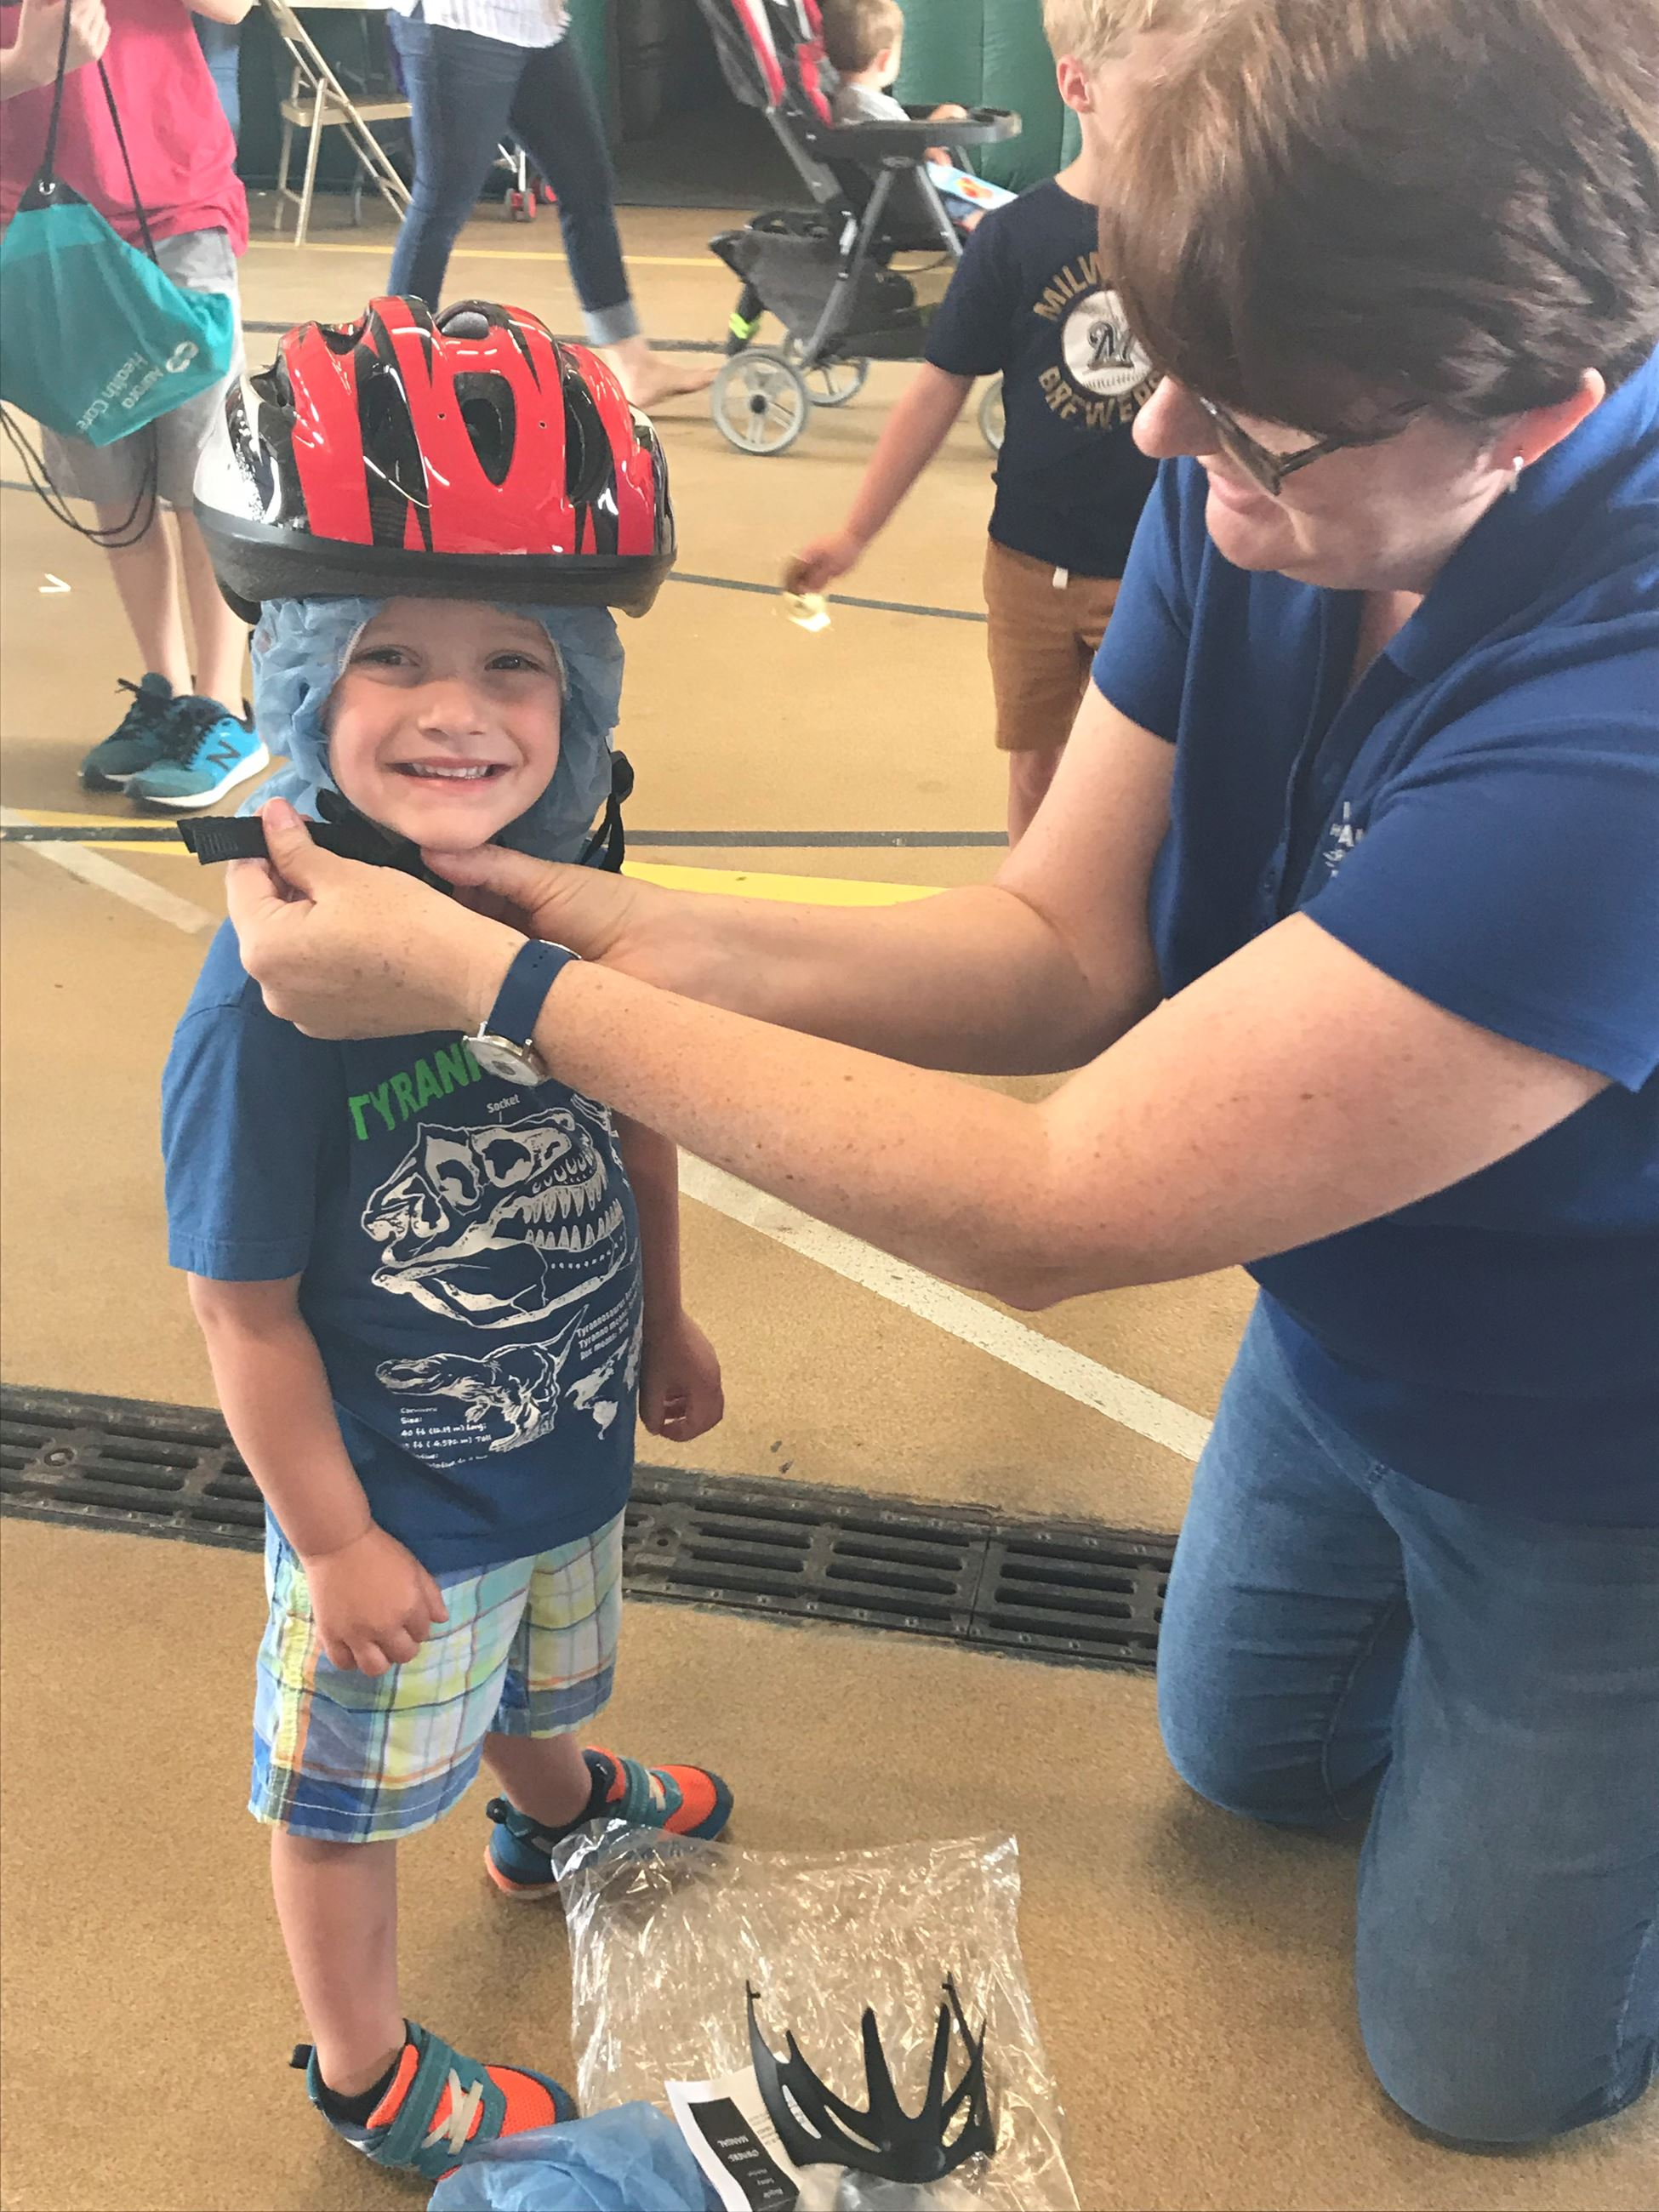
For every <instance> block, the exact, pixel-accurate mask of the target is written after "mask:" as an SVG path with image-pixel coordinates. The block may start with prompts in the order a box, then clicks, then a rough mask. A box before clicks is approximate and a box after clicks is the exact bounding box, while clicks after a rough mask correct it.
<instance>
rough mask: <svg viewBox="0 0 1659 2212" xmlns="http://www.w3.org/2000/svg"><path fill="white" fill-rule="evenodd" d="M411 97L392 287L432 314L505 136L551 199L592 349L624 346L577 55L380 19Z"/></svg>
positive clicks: (619, 294) (593, 119)
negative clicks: (409, 186)
mask: <svg viewBox="0 0 1659 2212" xmlns="http://www.w3.org/2000/svg"><path fill="white" fill-rule="evenodd" d="M386 27H387V29H388V30H389V32H390V33H391V36H392V45H393V46H394V47H395V48H396V50H397V54H398V64H399V67H400V69H401V71H402V75H403V80H404V90H405V92H406V93H407V94H408V95H409V104H410V130H411V131H412V133H413V137H414V140H415V185H414V191H413V195H412V197H411V199H410V208H409V213H408V214H407V215H406V216H404V227H403V228H402V229H401V230H400V231H399V232H398V244H397V247H396V250H395V251H394V252H393V254H392V277H391V286H392V291H393V292H395V293H400V294H404V295H408V296H411V297H413V298H415V299H417V300H424V301H426V303H427V305H428V307H434V308H435V307H437V306H438V304H439V300H440V295H441V293H442V291H443V283H444V276H445V272H446V271H447V269H448V267H449V256H450V251H451V249H452V247H453V246H454V243H455V240H457V238H459V235H460V233H461V227H462V225H463V224H464V223H465V222H466V220H467V218H468V216H470V215H471V213H472V210H473V209H474V208H475V207H476V206H477V201H478V195H479V193H480V192H481V191H483V185H484V179H485V178H486V177H487V176H488V175H489V166H490V163H491V162H492V161H494V160H495V149H496V148H497V147H498V146H499V145H500V143H501V140H502V139H503V138H505V137H507V136H508V134H509V133H510V134H511V135H512V136H513V137H515V138H516V139H517V140H518V141H519V143H520V145H522V146H523V148H524V149H525V151H526V153H527V154H528V155H529V156H530V158H531V160H532V161H533V162H534V163H535V165H536V167H538V169H539V170H540V171H541V173H542V174H543V176H544V177H545V178H546V179H547V181H548V183H549V184H550V185H551V186H552V187H553V190H554V191H555V192H556V193H557V195H558V200H559V222H560V225H561V227H562V229H563V232H564V250H565V253H566V255H567V257H568V260H569V263H570V280H571V282H572V283H573V284H574V286H575V288H576V296H577V298H578V299H579V300H580V301H581V303H582V308H583V312H584V315H585V318H586V328H587V335H588V338H589V340H590V341H591V343H592V344H594V345H615V344H616V343H617V342H618V341H619V340H621V339H623V338H629V337H633V336H634V335H635V332H636V331H638V329H639V327H640V322H639V317H638V315H637V314H636V313H635V308H634V302H633V300H632V298H631V297H630V295H629V289H628V272H627V270H626V269H625V268H624V267H623V255H622V240H620V238H619V237H618V236H617V216H616V209H615V205H614V196H615V179H614V178H613V176H612V173H611V155H610V153H609V150H608V149H607V148H606V146H605V131H604V129H603V126H602V125H601V124H600V121H599V110H598V108H597V107H596V106H595V105H594V102H593V94H592V89H591V88H590V87H589V85H588V82H587V78H586V74H585V72H584V70H583V69H582V64H581V56H580V54H579V53H578V52H577V51H576V49H575V47H574V45H573V44H572V42H571V40H569V39H568V38H567V39H564V40H561V41H560V43H559V44H558V45H557V46H509V45H508V44H507V41H506V40H502V39H486V38H483V36H481V35H480V34H479V33H477V32H476V31H456V30H451V29H450V28H448V27H447V26H446V25H442V24H434V23H428V22H427V21H425V19H424V17H423V16H422V15H421V13H420V11H419V10H418V9H417V10H416V13H415V14H414V15H397V14H395V13H394V14H392V15H389V16H388V17H387V19H386Z"/></svg>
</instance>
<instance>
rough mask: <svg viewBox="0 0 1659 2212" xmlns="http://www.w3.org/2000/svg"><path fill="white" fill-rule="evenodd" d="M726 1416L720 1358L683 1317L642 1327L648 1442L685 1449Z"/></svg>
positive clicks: (643, 1411) (686, 1316)
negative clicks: (654, 1439) (658, 1440)
mask: <svg viewBox="0 0 1659 2212" xmlns="http://www.w3.org/2000/svg"><path fill="white" fill-rule="evenodd" d="M725 1413H726V1393H725V1390H724V1389H723V1388H722V1386H721V1383H720V1355H719V1353H718V1352H716V1351H715V1350H714V1346H713V1345H712V1344H710V1342H709V1341H708V1338H707V1337H706V1336H705V1335H704V1334H703V1333H702V1330H701V1329H700V1328H698V1327H697V1324H696V1322H694V1321H693V1320H692V1318H691V1316H690V1314H688V1313H684V1312H680V1313H677V1314H676V1315H675V1316H674V1317H673V1319H672V1320H671V1321H669V1322H661V1323H659V1325H658V1326H657V1327H656V1328H649V1327H647V1330H646V1336H645V1345H644V1348H643V1350H642V1351H641V1355H640V1420H641V1424H642V1425H643V1426H644V1427H645V1428H646V1429H647V1431H649V1433H650V1434H651V1435H652V1436H653V1437H667V1439H668V1441H669V1443H675V1444H689V1443H691V1442H692V1441H693V1440H694V1439H695V1438H696V1437H702V1436H706V1435H707V1434H708V1431H709V1430H710V1429H712V1428H716V1427H718V1426H719V1425H720V1421H721V1420H722V1419H724V1417H725Z"/></svg>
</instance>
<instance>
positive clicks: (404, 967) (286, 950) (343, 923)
mask: <svg viewBox="0 0 1659 2212" xmlns="http://www.w3.org/2000/svg"><path fill="white" fill-rule="evenodd" d="M259 818H260V820H261V821H262V822H263V823H264V830H265V847H266V850H267V851H268V852H269V854H270V860H269V861H263V860H239V861H235V862H233V864H232V866H231V868H230V871H229V880H228V884H227V887H226V895H227V898H228V903H229V907H230V918H231V921H232V922H233V924H234V927H235V930H236V936H237V940H238V942H239V944H240V947H241V953H242V964H243V966H244V967H245V968H246V969H247V972H248V974H249V975H252V978H253V980H254V981H255V982H256V983H258V985H259V987H260V988H261V990H262V991H263V992H264V1001H265V1004H266V1006H269V1008H270V1011H271V1012H272V1013H273V1014H276V1015H277V1016H279V1017H280V1018H281V1019H283V1021H288V1022H292V1023H293V1024H294V1025H295V1028H296V1029H298V1030H303V1031H304V1033H305V1034H306V1035H307V1036H320V1037H365V1036H412V1035H415V1034H417V1033H418V1032H420V1031H422V1030H476V1029H477V1026H478V1025H479V1024H480V1023H481V1022H482V1021H483V1018H484V1016H485V1015H486V1014H487V1013H488V1012H489V1009H490V1007H491V1006H493V1005H494V1004H495V994H496V993H497V992H498V991H499V990H500V988H501V980H502V978H503V977H504V976H505V975H506V974H507V969H508V967H509V966H510V965H511V963H512V960H513V955H514V953H515V952H517V951H518V950H519V948H520V945H521V944H522V943H523V941H524V939H523V935H522V933H521V932H520V931H517V930H514V929H512V928H509V927H507V924H506V923H504V922H501V921H495V920H492V919H491V918H490V917H489V915H482V914H476V913H473V912H471V911H470V910H469V909H468V908H466V907H465V906H463V905H461V904H460V903H459V902H458V901H457V900H454V899H449V898H446V897H445V896H443V894H442V892H441V891H435V890H433V889H432V888H431V886H430V885H429V884H422V883H417V882H416V879H415V878H414V877H412V876H405V875H400V874H399V873H398V871H397V870H396V869H394V868H371V867H366V866H363V864H362V862H361V861H357V860H341V859H339V858H338V856H337V854H332V853H325V852H322V851H320V850H319V848H318V847H317V846H315V845H314V844H313V842H312V841H311V836H310V834H309V832H308V831H307V829H306V826H305V824H304V823H303V822H302V821H301V819H300V817H299V816H298V815H297V814H296V813H295V811H294V809H293V808H292V807H291V806H290V805H289V804H288V802H287V800H286V799H272V800H270V803H269V804H268V805H265V806H264V808H262V809H261V811H260V817H259ZM529 865H531V866H534V865H535V863H533V862H532V863H530V864H529Z"/></svg>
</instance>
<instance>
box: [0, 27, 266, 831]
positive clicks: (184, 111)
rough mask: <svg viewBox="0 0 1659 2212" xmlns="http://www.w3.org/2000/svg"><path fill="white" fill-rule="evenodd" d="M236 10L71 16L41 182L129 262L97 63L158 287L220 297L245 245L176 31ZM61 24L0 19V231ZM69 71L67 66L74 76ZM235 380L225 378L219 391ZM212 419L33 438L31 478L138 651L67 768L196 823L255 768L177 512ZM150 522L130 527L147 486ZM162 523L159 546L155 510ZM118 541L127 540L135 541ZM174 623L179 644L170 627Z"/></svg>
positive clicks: (228, 148) (188, 519)
mask: <svg viewBox="0 0 1659 2212" xmlns="http://www.w3.org/2000/svg"><path fill="white" fill-rule="evenodd" d="M251 5H252V0H120V4H119V6H115V5H114V4H113V0H112V5H111V8H110V11H109V16H108V20H107V22H106V21H105V17H104V10H103V9H102V7H101V5H97V4H89V0H72V5H71V22H70V61H71V70H70V74H69V75H67V76H65V78H64V108H63V115H62V118H61V121H60V124H59V131H58V153H57V164H56V166H57V169H58V174H59V175H60V176H61V177H62V179H64V183H66V184H67V185H71V186H72V187H73V188H74V190H75V191H77V192H78V193H79V194H80V195H81V197H82V198H83V199H86V200H88V201H90V202H91V204H92V205H93V206H94V207H95V208H96V209H97V210H98V211H99V213H100V215H102V216H104V217H105V218H106V221H107V222H110V223H111V224H112V226H113V228H115V229H116V230H117V231H118V232H119V233H120V234H121V236H122V237H123V238H125V240H127V242H128V243H129V244H130V245H132V246H140V247H141V248H142V245H143V235H142V233H141V231H140V229H139V226H138V218H137V214H136V213H135V212H134V210H133V205H132V186H131V185H130V184H129V183H128V181H127V169H126V162H125V160H124V158H123V155H122V152H121V148H120V144H119V143H118V139H117V137H116V133H115V126H114V125H113V124H112V121H111V119H110V112H109V106H108V103H107V102H106V100H105V97H104V88H103V86H102V84H101V83H100V81H99V72H98V70H97V69H96V68H94V67H93V66H91V64H92V63H93V62H94V61H95V60H96V59H97V58H99V56H100V54H101V58H102V65H103V69H104V72H105V74H106V76H107V78H108V80H109V85H110V90H111V92H112V94H113V96H114V100H115V106H116V111H117V112H118V115H119V117H120V119H121V130H122V132H123V134H124V136H125V140H126V149H127V154H128V155H130V156H131V162H132V173H133V177H134V179H136V181H137V187H138V193H139V197H141V198H142V200H143V204H144V212H145V216H146V218H147V221H148V222H149V231H150V234H151V236H152V238H153V239H154V240H155V252H156V258H157V259H158V260H159V262H160V263H161V267H162V269H163V270H165V271H166V273H167V276H170V277H171V278H172V279H173V283H175V284H178V285H180V286H182V287H183V288H184V289H186V290H190V291H198V292H222V293H224V294H226V295H228V296H229V297H230V298H231V299H233V300H234V298H235V297H236V258H237V256H238V255H239V254H240V253H241V252H242V251H243V250H244V248H245V247H246V245H247V201H246V196H245V195H244V193H243V191H242V185H241V180H240V178H239V177H238V176H237V174H236V145H235V141H234V138H233V137H232V136H231V131H230V126H229V125H228V123H227V122H226V120H225V118H224V115H223V112H222V110H221V108H220V106H219V103H218V100H217V97H216V94H215V91H214V84H213V79H212V76H210V73H209V69H208V64H207V63H206V62H205V61H204V59H203V56H202V49H201V47H200V46H198V45H197V40H196V35H195V32H194V30H193V28H192V27H191V18H192V16H198V17H203V18H205V19H206V20H208V21H210V22H212V23H214V24H216V25H223V24H234V23H240V21H241V19H242V17H243V16H244V15H246V13H247V11H248V9H249V7H250V6H251ZM63 22H64V9H63V7H62V6H61V5H58V6H54V5H53V4H52V0H21V6H13V5H11V4H10V0H5V4H4V5H3V6H0V39H3V40H6V42H7V46H8V50H7V52H6V53H5V54H4V56H3V57H0V60H3V64H4V66H3V67H0V99H3V100H4V101H5V103H6V105H5V114H4V124H3V128H0V225H3V224H4V223H6V222H9V221H10V219H11V217H12V216H13V215H15V212H16V210H17V204H18V201H19V199H20V198H21V196H22V194H23V193H24V192H25V191H27V188H28V186H29V185H30V184H31V182H32V181H33V178H34V176H35V174H36V173H37V172H38V170H39V168H40V162H41V160H42V158H43V156H44V154H45V151H46V133H47V130H48V127H49V125H50V123H51V118H52V97H53V86H54V83H55V81H56V78H57V73H58V39H59V36H60V34H61V32H62V28H63ZM76 61H79V62H80V63H81V64H82V66H79V67H75V66H73V64H75V63H76ZM238 366H239V364H235V363H233V366H232V370H231V374H232V375H234V374H235V373H236V369H237V367H238ZM223 410H224V389H223V387H222V386H221V387H219V388H217V389H216V390H214V391H212V392H202V393H198V395H197V397H196V398H194V399H190V400H186V401H185V404H183V405H182V406H180V407H175V408H173V410H172V411H171V412H170V413H168V414H166V415H163V416H160V417H158V419H157V420H156V421H155V422H152V423H150V424H149V425H148V426H147V428H143V429H142V430H138V431H135V432H134V434H133V435H132V436H131V437H129V438H121V439H118V440H117V441H115V443H114V444H113V445H108V446H93V445H90V444H88V442H87V441H86V440H84V439H82V438H75V437H66V436H60V435H58V433H57V432H55V431H51V430H45V431H43V432H42V438H41V443H42V457H43V459H44V462H45V465H46V474H47V476H48V477H49V478H50V480H51V482H52V484H53V485H54V486H55V487H56V489H58V491H59V492H61V493H62V494H63V495H64V497H65V498H66V499H82V500H87V501H90V502H91V504H92V507H93V510H94V516H95V519H96V524H97V527H98V529H99V531H100V532H102V533H103V534H104V536H105V537H106V538H107V539H108V540H109V541H110V542H109V543H108V544H107V547H106V551H107V557H108V560H109V564H110V569H111V573H112V575H113V578H114V580H115V588H116V591H117V592H118V594H119V597H120V600H121V605H122V607H123V609H124V610H125V614H126V617H127V621H128V623H129V624H130V626H131V630H132V635H133V639H134V641H135V643H136V644H137V648H138V665H139V670H140V674H139V678H138V681H137V683H136V684H134V683H131V682H129V681H128V680H127V679H126V678H122V679H121V688H122V690H125V691H128V692H130V693H131V695H132V696H131V705H130V706H129V707H128V708H127V711H126V713H125V715H124V716H123V718H122V720H121V722H120V724H119V726H118V728H117V729H116V730H115V731H114V732H113V733H112V735H111V736H109V737H107V738H104V739H103V740H102V741H101V742H100V744H95V745H94V747H93V749H92V750H91V751H90V752H89V753H88V755H87V756H86V757H85V759H84V760H83V761H82V764H81V780H82V782H83V783H84V784H85V786H86V787H87V788H88V790H89V791H116V790H125V791H126V792H127V793H128V794H129V795H130V796H131V797H133V798H137V799H145V800H147V801H148V802H149V804H151V805H159V806H169V807H174V808H186V807H189V808H194V807H199V806H206V805H210V803H211V802H212V801H213V800H214V799H218V798H220V797H222V795H223V793H226V792H227V791H228V790H230V789H231V788H232V787H234V785H236V784H238V783H240V782H241V781H244V780H245V779H246V777H248V776H251V775H257V774H258V771H259V770H260V769H262V768H264V766H265V765H266V763H267V762H268V760H269V758H270V756H269V754H268V753H267V752H266V751H265V750H264V747H263V745H262V744H260V741H259V739H258V736H257V734H256V733H255V732H254V730H253V729H252V726H250V725H249V724H248V723H246V722H245V721H244V720H242V714H241V700H242V659H243V655H244V654H245V653H246V650H247V631H246V627H245V625H244V624H243V623H240V622H239V621H238V620H237V618H236V617H235V615H234V614H233V613H232V611H231V610H230V609H229V608H228V606H227V605H225V602H224V600H223V599H222V598H221V597H220V594H219V591H218V588H217V586H216V585H215V583H214V580H213V566H212V563H211V562H210V560H209V558H208V556H207V550H206V548H205V546H204V544H203V543H202V538H201V533H200V532H199V531H198V530H197V526H196V522H195V520H194V518H193V517H192V515H191V512H190V495H191V480H192V478H193V477H194V476H195V473H196V465H197V460H198V459H200V456H201V453H202V450H203V447H204V444H205V442H206V441H207V439H208V438H209V436H210V434H211V432H212V430H213V428H214V427H215V425H216V422H217V421H218V419H219V417H220V416H221V415H222V413H223ZM152 482H153V483H154V486H155V504H154V506H153V507H152V508H151V509H150V512H149V520H148V525H147V526H145V527H143V528H142V529H139V528H138V526H139V525H141V524H143V523H144V521H145V502H146V500H147V496H148V495H147V492H146V485H147V484H148V483H152ZM169 508H170V509H172V510H173V529H172V530H171V531H170V530H169V528H168V526H167V520H166V510H167V509H169ZM135 532H137V534H136V535H135ZM186 609H188V611H189V615H190V632H191V634H190V635H189V637H186V635H185V610H186Z"/></svg>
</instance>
